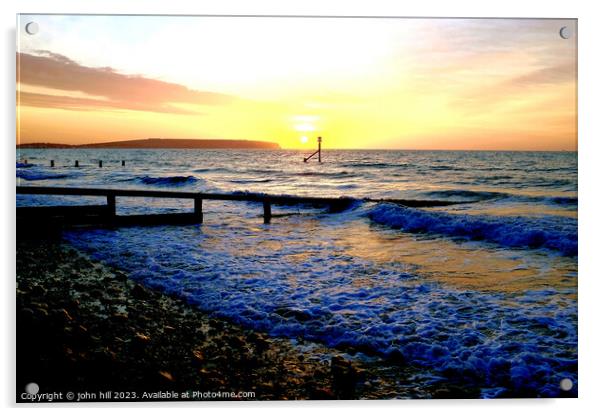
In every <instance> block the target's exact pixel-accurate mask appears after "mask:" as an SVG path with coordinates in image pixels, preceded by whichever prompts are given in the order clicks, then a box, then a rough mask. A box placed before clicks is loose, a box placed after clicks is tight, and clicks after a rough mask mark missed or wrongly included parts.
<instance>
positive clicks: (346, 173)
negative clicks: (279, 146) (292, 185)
mask: <svg viewBox="0 0 602 416" xmlns="http://www.w3.org/2000/svg"><path fill="white" fill-rule="evenodd" d="M294 175H295V176H323V177H330V178H343V177H349V176H355V174H354V173H351V172H349V171H346V170H342V171H339V172H319V171H307V172H299V173H294Z"/></svg>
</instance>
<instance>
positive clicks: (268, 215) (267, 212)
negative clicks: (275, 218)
mask: <svg viewBox="0 0 602 416" xmlns="http://www.w3.org/2000/svg"><path fill="white" fill-rule="evenodd" d="M271 220H272V204H271V203H270V201H269V200H267V199H266V200H264V201H263V223H264V224H269V223H270V221H271Z"/></svg>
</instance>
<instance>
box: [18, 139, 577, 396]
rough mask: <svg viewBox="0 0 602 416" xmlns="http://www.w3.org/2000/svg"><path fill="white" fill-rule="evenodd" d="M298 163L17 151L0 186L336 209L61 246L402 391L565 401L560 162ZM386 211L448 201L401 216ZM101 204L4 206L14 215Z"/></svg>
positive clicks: (568, 158)
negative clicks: (433, 386) (311, 346)
mask: <svg viewBox="0 0 602 416" xmlns="http://www.w3.org/2000/svg"><path fill="white" fill-rule="evenodd" d="M304 156H307V152H302V151H296V150H204V149H203V150H200V149H199V150H196V149H195V150H165V149H153V150H143V149H136V150H121V149H18V150H17V159H18V160H17V163H16V181H17V185H21V186H69V187H98V188H120V189H122V188H131V189H160V190H179V191H199V192H201V191H202V192H218V193H245V192H251V193H265V194H270V195H304V196H328V197H339V196H345V197H351V198H354V199H355V202H354V203H353V204H351V206H350V207H349V208H348V209H346V210H344V211H342V212H334V213H333V212H328V211H327V210H324V209H320V208H315V207H309V206H275V207H273V215H274V217H273V219H272V222H271V223H270V224H264V223H263V219H262V214H263V211H262V206H261V205H260V204H257V203H250V202H228V201H211V200H205V201H204V202H203V210H204V214H205V215H204V223H203V224H202V225H199V224H196V225H179V226H145V227H124V228H113V229H107V228H104V229H93V228H92V229H90V228H86V229H77V230H70V231H68V232H66V233H65V239H66V240H67V241H68V242H69V243H70V244H72V245H73V246H75V247H76V248H78V249H80V250H81V251H83V252H85V253H87V254H88V255H90V256H91V257H92V258H94V259H96V260H98V261H102V262H104V263H106V264H108V265H110V266H113V267H116V268H119V269H121V270H123V271H124V272H126V273H127V274H128V275H129V277H130V278H131V279H133V280H136V281H138V282H140V283H142V284H144V285H147V286H149V287H152V288H154V289H157V290H160V291H163V292H166V293H169V294H171V295H174V296H177V297H180V298H182V299H184V300H186V301H187V302H189V303H190V304H192V305H194V306H196V307H198V308H199V309H201V310H203V311H206V312H207V313H209V314H212V315H214V316H216V317H220V318H227V319H229V320H231V321H234V322H236V323H239V324H240V325H243V326H245V327H247V328H251V329H254V330H258V331H263V332H266V333H268V334H270V335H271V336H273V337H286V338H291V339H302V340H306V341H308V342H314V343H318V344H320V345H324V346H326V347H328V348H333V349H338V350H341V351H361V355H362V356H366V357H368V356H373V357H382V358H383V359H387V358H392V357H393V358H396V359H397V361H400V360H401V361H402V362H403V363H404V364H405V365H410V366H412V367H415V368H418V369H420V371H421V372H422V374H423V377H421V378H420V380H419V381H416V383H423V384H424V383H437V382H441V380H451V381H454V382H455V383H456V384H459V385H466V386H477V387H478V389H479V390H480V395H481V397H484V398H493V397H505V396H540V397H557V396H560V395H569V396H576V395H577V391H578V378H577V259H578V238H577V213H578V197H577V153H576V152H518V151H512V152H502V151H495V152H487V151H381V150H325V151H324V152H323V155H322V163H318V162H317V161H315V160H314V159H312V160H310V161H309V162H307V163H304V162H303V157H304ZM25 160H27V163H25ZM50 160H54V161H55V167H54V168H51V167H50ZM76 160H77V161H79V165H80V167H79V168H75V167H74V164H75V161H76ZM99 160H102V161H103V167H102V168H99V167H98V161H99ZM121 161H125V166H122V164H121ZM368 199H369V200H368ZM395 199H405V200H421V201H424V200H429V201H446V202H454V204H452V205H448V206H437V207H431V208H410V207H406V206H402V205H399V204H397V203H395V202H390V201H389V200H395ZM105 202H106V200H104V199H103V198H97V197H86V198H82V197H69V196H64V197H62V196H41V195H17V196H16V204H17V206H32V205H53V204H63V205H64V204H76V205H81V204H82V203H91V204H95V203H96V204H97V203H105ZM191 204H192V202H191V201H182V200H175V199H174V200H171V199H153V198H126V197H123V198H117V213H118V214H121V215H128V214H140V213H150V212H152V213H159V212H186V211H191V210H192V205H191ZM564 379H569V380H571V382H572V384H573V387H572V389H571V390H570V391H568V392H563V391H562V390H561V389H560V387H559V386H560V383H561V381H562V380H564ZM409 383H410V384H411V381H409Z"/></svg>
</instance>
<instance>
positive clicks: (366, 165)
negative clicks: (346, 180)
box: [341, 162, 411, 169]
mask: <svg viewBox="0 0 602 416" xmlns="http://www.w3.org/2000/svg"><path fill="white" fill-rule="evenodd" d="M341 166H342V167H344V168H376V169H383V168H384V169H386V168H407V167H410V166H411V165H409V164H407V163H384V162H383V163H379V162H365V163H362V162H359V163H345V164H342V165H341Z"/></svg>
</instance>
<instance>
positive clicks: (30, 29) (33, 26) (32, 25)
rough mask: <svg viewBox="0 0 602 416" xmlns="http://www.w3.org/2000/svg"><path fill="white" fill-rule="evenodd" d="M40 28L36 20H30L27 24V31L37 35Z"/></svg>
mask: <svg viewBox="0 0 602 416" xmlns="http://www.w3.org/2000/svg"><path fill="white" fill-rule="evenodd" d="M38 30H40V27H39V26H38V24H37V23H36V22H29V23H27V24H26V25H25V31H26V32H27V33H28V34H30V35H35V34H36V33H38Z"/></svg>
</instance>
